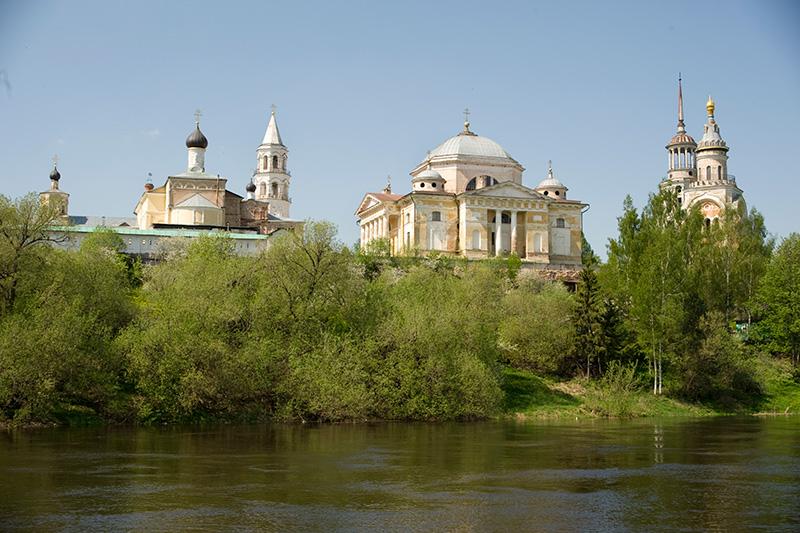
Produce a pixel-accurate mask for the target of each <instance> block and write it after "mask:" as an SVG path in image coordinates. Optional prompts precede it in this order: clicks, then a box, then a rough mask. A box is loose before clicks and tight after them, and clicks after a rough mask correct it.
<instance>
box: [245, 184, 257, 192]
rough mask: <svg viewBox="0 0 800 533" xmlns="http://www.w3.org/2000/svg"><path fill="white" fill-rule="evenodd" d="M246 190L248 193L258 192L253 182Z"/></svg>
mask: <svg viewBox="0 0 800 533" xmlns="http://www.w3.org/2000/svg"><path fill="white" fill-rule="evenodd" d="M245 190H246V191H247V192H256V184H255V183H253V182H252V181H251V182H250V183H248V184H247V187H245Z"/></svg>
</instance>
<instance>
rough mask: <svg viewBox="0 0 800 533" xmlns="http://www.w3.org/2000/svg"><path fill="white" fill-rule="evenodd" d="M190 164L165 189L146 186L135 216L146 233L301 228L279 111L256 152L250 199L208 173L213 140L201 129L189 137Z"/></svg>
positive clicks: (223, 180) (171, 179) (268, 230)
mask: <svg viewBox="0 0 800 533" xmlns="http://www.w3.org/2000/svg"><path fill="white" fill-rule="evenodd" d="M186 148H187V150H188V164H187V166H186V170H185V171H184V172H181V173H178V174H174V175H171V176H169V177H167V180H166V182H165V183H164V185H162V186H161V187H157V188H156V187H154V186H153V184H152V183H147V184H145V190H144V193H142V196H141V198H139V202H138V203H137V204H136V208H135V209H134V214H135V215H136V221H137V226H138V227H139V228H140V229H150V228H166V227H198V226H199V227H210V228H225V229H237V228H258V229H259V230H260V231H261V233H269V232H271V231H272V230H275V229H277V228H293V227H295V226H297V225H298V224H299V222H297V221H292V220H290V219H289V208H290V207H291V204H292V200H291V198H290V197H289V182H290V181H291V174H290V173H289V171H288V170H287V168H286V163H287V159H288V155H287V154H288V150H287V148H286V146H285V145H284V144H283V141H282V140H281V134H280V131H278V122H277V120H276V118H275V110H274V109H273V111H272V114H271V115H270V118H269V123H268V124H267V131H266V133H265V134H264V138H263V140H262V141H261V144H260V145H259V147H258V149H257V150H256V159H257V162H256V165H257V166H256V170H255V171H254V173H253V177H252V179H251V181H250V183H248V184H247V187H246V191H247V197H246V198H243V197H242V196H240V195H238V194H236V193H235V192H233V191H229V190H227V188H226V186H227V183H228V180H227V178H225V177H222V176H220V175H219V174H212V173H208V172H206V165H205V154H206V149H207V148H208V139H207V138H206V136H205V135H204V134H203V132H202V131H200V122H199V117H197V118H196V120H195V129H194V130H193V131H192V132H191V133H190V134H189V136H188V137H187V138H186Z"/></svg>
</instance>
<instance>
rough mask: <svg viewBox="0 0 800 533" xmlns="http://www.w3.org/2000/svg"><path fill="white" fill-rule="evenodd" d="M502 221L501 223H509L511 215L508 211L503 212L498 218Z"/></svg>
mask: <svg viewBox="0 0 800 533" xmlns="http://www.w3.org/2000/svg"><path fill="white" fill-rule="evenodd" d="M500 220H502V221H503V224H511V215H509V214H508V213H503V216H502V217H501V218H500Z"/></svg>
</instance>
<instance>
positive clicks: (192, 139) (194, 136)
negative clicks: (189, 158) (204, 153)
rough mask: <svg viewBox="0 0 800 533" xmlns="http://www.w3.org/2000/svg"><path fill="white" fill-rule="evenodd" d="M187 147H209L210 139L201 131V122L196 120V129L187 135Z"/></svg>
mask: <svg viewBox="0 0 800 533" xmlns="http://www.w3.org/2000/svg"><path fill="white" fill-rule="evenodd" d="M186 148H203V149H206V148H208V139H206V136H205V135H203V132H202V131H200V123H199V122H195V127H194V131H192V133H190V134H189V136H188V137H186Z"/></svg>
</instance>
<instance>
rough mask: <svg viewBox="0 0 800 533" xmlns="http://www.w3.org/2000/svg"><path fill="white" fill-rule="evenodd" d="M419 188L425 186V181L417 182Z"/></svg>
mask: <svg viewBox="0 0 800 533" xmlns="http://www.w3.org/2000/svg"><path fill="white" fill-rule="evenodd" d="M419 188H420V189H424V188H425V182H424V181H423V182H422V183H420V184H419Z"/></svg>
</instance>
